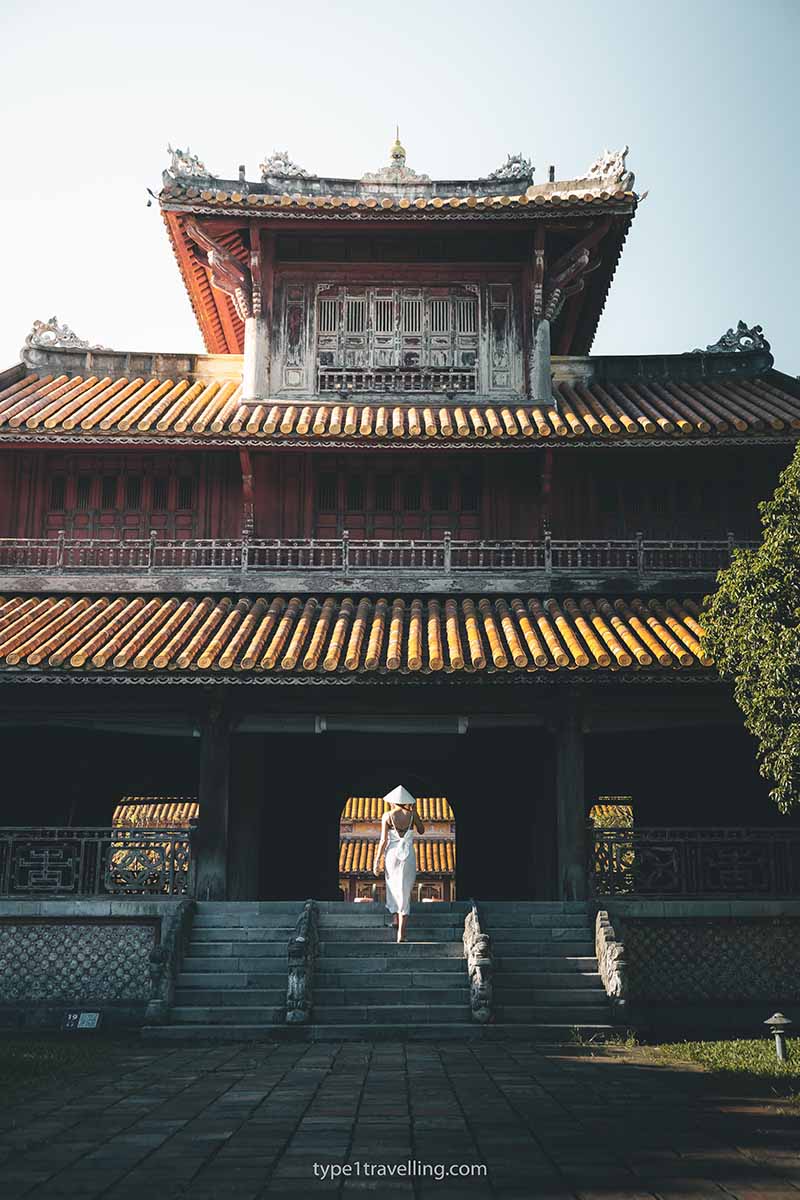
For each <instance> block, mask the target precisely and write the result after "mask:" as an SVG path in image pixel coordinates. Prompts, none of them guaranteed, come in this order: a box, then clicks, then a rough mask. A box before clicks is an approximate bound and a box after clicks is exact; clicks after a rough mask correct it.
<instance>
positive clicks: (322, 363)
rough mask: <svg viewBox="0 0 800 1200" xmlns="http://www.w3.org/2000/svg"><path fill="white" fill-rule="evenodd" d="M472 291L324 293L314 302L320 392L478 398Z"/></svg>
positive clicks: (475, 312) (346, 289)
mask: <svg viewBox="0 0 800 1200" xmlns="http://www.w3.org/2000/svg"><path fill="white" fill-rule="evenodd" d="M478 328H479V297H478V294H477V289H472V288H470V287H468V286H466V285H465V286H460V287H459V286H452V287H438V288H437V287H429V288H423V287H396V288H393V287H357V286H351V285H343V286H341V287H325V288H324V290H322V291H321V292H320V294H319V296H318V299H317V384H318V388H319V391H321V392H330V391H343V392H382V391H388V392H436V391H440V392H475V391H477V390H478Z"/></svg>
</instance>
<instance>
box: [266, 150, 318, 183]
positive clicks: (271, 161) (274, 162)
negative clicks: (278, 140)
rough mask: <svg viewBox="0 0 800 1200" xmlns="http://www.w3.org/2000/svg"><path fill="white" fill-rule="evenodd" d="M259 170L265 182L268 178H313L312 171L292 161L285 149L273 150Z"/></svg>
mask: <svg viewBox="0 0 800 1200" xmlns="http://www.w3.org/2000/svg"><path fill="white" fill-rule="evenodd" d="M259 170H260V171H261V180H262V182H264V183H265V182H266V181H267V180H268V179H313V176H312V174H311V172H310V171H304V170H303V168H302V167H298V165H297V163H296V162H292V160H291V158H289V155H288V154H287V152H286V151H285V150H273V152H272V154H270V156H269V158H265V159H264V161H263V162H262V163H261V164H260V166H259Z"/></svg>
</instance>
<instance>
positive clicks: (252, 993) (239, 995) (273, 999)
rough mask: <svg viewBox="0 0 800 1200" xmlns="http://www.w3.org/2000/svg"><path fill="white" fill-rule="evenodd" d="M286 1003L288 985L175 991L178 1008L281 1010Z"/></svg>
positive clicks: (178, 989)
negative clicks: (207, 1007)
mask: <svg viewBox="0 0 800 1200" xmlns="http://www.w3.org/2000/svg"><path fill="white" fill-rule="evenodd" d="M285 1003H286V983H285V982H284V985H283V987H282V988H248V987H240V988H234V987H232V988H227V987H224V988H183V987H178V988H176V989H175V1005H176V1007H177V1008H186V1007H189V1008H196V1007H197V1006H198V1005H200V1006H202V1007H206V1006H209V1007H214V1008H230V1007H237V1006H238V1007H241V1008H254V1007H256V1008H280V1007H281V1005H283V1004H285Z"/></svg>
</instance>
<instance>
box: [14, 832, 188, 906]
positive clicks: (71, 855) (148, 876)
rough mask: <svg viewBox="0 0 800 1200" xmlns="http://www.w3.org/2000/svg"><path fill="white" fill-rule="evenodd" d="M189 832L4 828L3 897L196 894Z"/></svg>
mask: <svg viewBox="0 0 800 1200" xmlns="http://www.w3.org/2000/svg"><path fill="white" fill-rule="evenodd" d="M191 839H192V831H191V830H189V829H129V828H111V829H109V828H97V827H94V826H93V827H92V828H84V827H83V826H80V827H71V826H58V827H55V826H49V827H43V828H31V827H19V826H13V827H8V826H6V827H0V896H15V897H28V898H36V897H39V896H44V897H46V896H126V895H127V896H183V895H193V893H194V864H193V856H192V841H191Z"/></svg>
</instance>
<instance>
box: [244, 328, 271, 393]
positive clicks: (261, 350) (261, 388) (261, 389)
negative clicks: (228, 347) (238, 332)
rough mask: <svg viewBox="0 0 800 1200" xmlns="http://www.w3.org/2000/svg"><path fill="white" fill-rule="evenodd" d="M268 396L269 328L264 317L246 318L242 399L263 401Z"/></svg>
mask: <svg viewBox="0 0 800 1200" xmlns="http://www.w3.org/2000/svg"><path fill="white" fill-rule="evenodd" d="M267 395H269V327H268V325H267V321H266V318H265V317H248V318H247V319H246V320H245V323H244V363H243V366H242V399H243V400H263V399H264V397H265V396H267Z"/></svg>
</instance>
